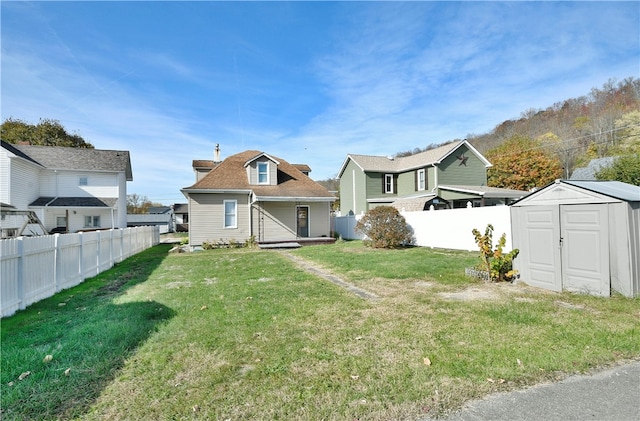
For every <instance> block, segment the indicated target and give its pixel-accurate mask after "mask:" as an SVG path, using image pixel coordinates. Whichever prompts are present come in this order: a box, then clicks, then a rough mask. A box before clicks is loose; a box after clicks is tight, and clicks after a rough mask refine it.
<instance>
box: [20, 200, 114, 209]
mask: <svg viewBox="0 0 640 421" xmlns="http://www.w3.org/2000/svg"><path fill="white" fill-rule="evenodd" d="M117 201H118V198H116V197H39V198H37V199H36V200H35V201H34V202H32V203H30V204H29V206H30V207H45V206H46V207H54V208H56V207H64V208H112V207H114V206H115V205H116V202H117Z"/></svg>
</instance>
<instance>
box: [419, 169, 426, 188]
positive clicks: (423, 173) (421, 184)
mask: <svg viewBox="0 0 640 421" xmlns="http://www.w3.org/2000/svg"><path fill="white" fill-rule="evenodd" d="M426 175H427V172H426V170H425V169H424V168H423V169H421V170H418V190H419V191H422V190H426V189H427V177H426ZM420 176H422V180H420Z"/></svg>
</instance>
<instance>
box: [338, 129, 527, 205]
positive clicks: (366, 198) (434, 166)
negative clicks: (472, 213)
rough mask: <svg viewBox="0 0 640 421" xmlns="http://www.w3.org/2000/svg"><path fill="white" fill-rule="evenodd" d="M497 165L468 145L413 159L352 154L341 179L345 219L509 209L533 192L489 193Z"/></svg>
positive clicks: (445, 147)
mask: <svg viewBox="0 0 640 421" xmlns="http://www.w3.org/2000/svg"><path fill="white" fill-rule="evenodd" d="M490 166H491V164H490V163H489V161H487V159H486V158H485V157H484V156H482V154H480V152H478V151H477V150H476V149H475V148H474V147H473V146H472V145H471V144H470V143H469V142H467V141H466V140H463V141H460V142H453V143H449V144H446V145H443V146H440V147H437V148H434V149H431V150H428V151H425V152H421V153H418V154H415V155H411V156H407V157H396V158H394V157H383V156H369V155H355V154H349V155H347V158H346V159H345V161H344V163H343V164H342V167H341V168H340V171H339V172H338V178H339V179H340V213H341V214H342V215H347V214H356V215H357V214H362V213H365V212H367V211H368V210H369V209H372V208H374V207H376V206H381V205H387V206H394V207H396V208H398V210H400V211H403V210H405V211H409V210H412V211H413V210H415V211H420V210H429V209H443V208H460V207H467V206H469V204H471V205H472V206H491V205H497V204H508V203H510V202H511V201H513V200H516V199H518V198H520V197H522V196H524V195H525V194H526V193H527V192H521V191H518V190H509V189H498V188H493V187H487V168H489V167H490Z"/></svg>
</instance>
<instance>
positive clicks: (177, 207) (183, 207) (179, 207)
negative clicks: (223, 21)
mask: <svg viewBox="0 0 640 421" xmlns="http://www.w3.org/2000/svg"><path fill="white" fill-rule="evenodd" d="M173 213H189V205H188V204H186V203H176V204H174V205H173Z"/></svg>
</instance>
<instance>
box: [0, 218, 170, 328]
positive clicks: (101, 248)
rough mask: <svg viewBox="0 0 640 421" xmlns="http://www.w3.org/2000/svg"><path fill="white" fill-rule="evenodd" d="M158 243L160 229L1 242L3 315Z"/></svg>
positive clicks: (70, 285) (1, 305) (94, 232)
mask: <svg viewBox="0 0 640 421" xmlns="http://www.w3.org/2000/svg"><path fill="white" fill-rule="evenodd" d="M159 242H160V234H159V231H158V228H157V227H135V228H126V229H114V230H104V231H91V232H82V233H76V234H55V235H45V236H40V237H18V238H11V239H6V240H1V241H0V316H1V317H6V316H10V315H12V314H14V313H15V312H16V311H17V310H23V309H25V308H26V307H27V306H28V305H30V304H33V303H35V302H37V301H40V300H42V299H44V298H47V297H51V296H52V295H54V294H55V293H57V292H59V291H61V290H63V289H66V288H71V287H73V286H76V285H78V284H80V283H81V282H82V281H84V280H85V279H87V278H91V277H93V276H96V275H97V274H99V273H100V272H103V271H105V270H107V269H110V268H111V267H113V265H114V264H115V263H118V262H121V261H123V260H124V259H126V258H127V257H129V256H132V255H134V254H136V253H139V252H141V251H143V250H145V249H147V248H149V247H152V246H155V245H157V244H158V243H159Z"/></svg>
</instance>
